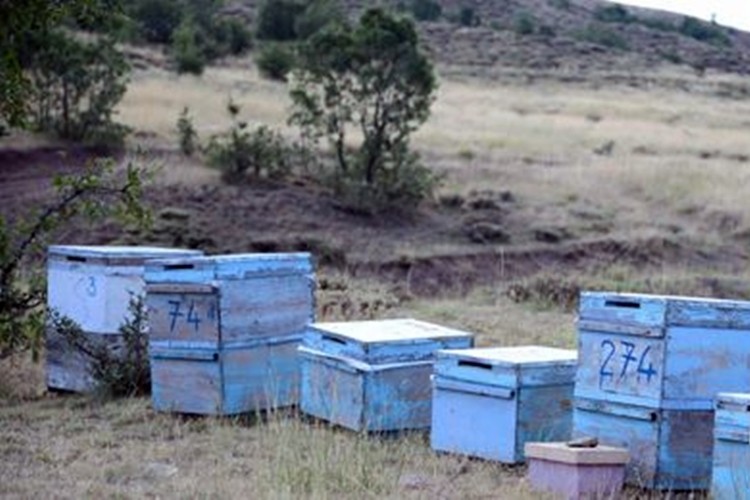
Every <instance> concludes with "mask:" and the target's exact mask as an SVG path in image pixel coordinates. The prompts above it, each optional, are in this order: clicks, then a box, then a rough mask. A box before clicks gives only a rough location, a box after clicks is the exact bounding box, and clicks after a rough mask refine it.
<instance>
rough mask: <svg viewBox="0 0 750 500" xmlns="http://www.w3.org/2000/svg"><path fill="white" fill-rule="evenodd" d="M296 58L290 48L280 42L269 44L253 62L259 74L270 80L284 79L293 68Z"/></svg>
mask: <svg viewBox="0 0 750 500" xmlns="http://www.w3.org/2000/svg"><path fill="white" fill-rule="evenodd" d="M295 62H296V59H295V56H294V53H293V52H292V49H290V48H289V47H287V46H285V45H282V44H270V45H268V46H266V47H265V48H263V50H262V51H261V52H260V54H258V57H257V59H256V60H255V64H256V65H257V66H258V70H259V71H260V73H261V75H263V76H265V77H266V78H270V79H271V80H280V81H284V82H285V81H286V79H287V75H288V74H289V72H290V71H292V69H294V65H295Z"/></svg>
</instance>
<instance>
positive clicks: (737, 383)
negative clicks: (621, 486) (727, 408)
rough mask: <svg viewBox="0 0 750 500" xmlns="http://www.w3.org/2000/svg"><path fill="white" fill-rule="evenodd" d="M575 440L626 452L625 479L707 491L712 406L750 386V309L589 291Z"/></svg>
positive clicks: (581, 328) (582, 324) (582, 314)
mask: <svg viewBox="0 0 750 500" xmlns="http://www.w3.org/2000/svg"><path fill="white" fill-rule="evenodd" d="M578 338H579V340H578V342H579V366H578V372H577V376H576V385H575V411H574V424H573V426H574V434H576V435H577V436H583V435H592V436H596V437H599V439H600V440H601V441H602V442H604V443H605V444H611V445H615V446H625V447H628V448H629V449H630V452H631V453H630V455H631V457H633V458H632V460H631V463H630V466H629V468H628V475H627V480H628V482H630V483H632V484H636V485H638V486H644V487H649V488H654V489H670V490H685V489H705V488H708V487H709V485H710V479H711V454H712V446H713V408H714V405H713V401H714V398H715V396H716V394H717V393H719V392H748V390H750V303H749V302H740V301H729V300H715V299H703V298H691V297H669V296H656V295H635V294H617V293H599V292H584V293H583V294H581V302H580V309H579V318H578Z"/></svg>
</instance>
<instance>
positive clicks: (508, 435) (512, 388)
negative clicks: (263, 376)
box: [430, 346, 576, 463]
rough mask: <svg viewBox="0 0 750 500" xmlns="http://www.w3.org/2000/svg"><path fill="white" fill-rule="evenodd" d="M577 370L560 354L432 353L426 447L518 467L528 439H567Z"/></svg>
mask: <svg viewBox="0 0 750 500" xmlns="http://www.w3.org/2000/svg"><path fill="white" fill-rule="evenodd" d="M575 370H576V351H572V350H566V349H554V348H550V347H538V346H524V347H501V348H484V349H463V350H455V351H451V350H448V351H438V353H437V360H436V361H435V371H434V376H433V402H432V433H431V438H430V439H431V443H432V448H433V449H435V450H439V451H447V452H453V453H460V454H465V455H470V456H475V457H480V458H486V459H490V460H498V461H501V462H504V463H518V462H523V461H524V445H525V443H526V442H530V441H560V440H568V439H570V435H571V432H572V426H573V409H572V403H573V380H574V378H575Z"/></svg>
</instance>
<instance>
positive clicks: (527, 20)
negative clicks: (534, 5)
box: [513, 12, 536, 35]
mask: <svg viewBox="0 0 750 500" xmlns="http://www.w3.org/2000/svg"><path fill="white" fill-rule="evenodd" d="M513 31H515V32H516V34H517V35H532V34H534V32H535V31H536V19H534V16H532V15H531V14H529V13H528V12H520V13H519V14H517V15H516V17H515V19H513Z"/></svg>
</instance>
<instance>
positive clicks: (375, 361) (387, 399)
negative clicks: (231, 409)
mask: <svg viewBox="0 0 750 500" xmlns="http://www.w3.org/2000/svg"><path fill="white" fill-rule="evenodd" d="M472 345H473V336H472V335H471V334H469V333H466V332H462V331H458V330H453V329H450V328H444V327H441V326H437V325H433V324H430V323H425V322H422V321H416V320H412V319H395V320H383V321H359V322H350V323H319V324H315V325H311V326H310V328H308V330H307V332H306V333H305V339H304V345H303V346H302V347H300V350H299V351H300V356H301V359H300V363H301V367H302V388H301V396H300V409H301V410H302V411H303V412H304V413H307V414H309V415H312V416H314V417H317V418H320V419H323V420H327V421H329V422H332V423H334V424H338V425H341V426H343V427H347V428H349V429H352V430H357V431H365V432H378V431H396V430H406V429H421V428H427V427H429V426H430V418H431V411H430V407H431V401H432V397H431V396H432V394H431V392H432V391H431V386H430V375H431V374H432V364H433V360H434V354H435V352H436V351H437V350H439V349H460V348H467V347H471V346H472Z"/></svg>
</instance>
